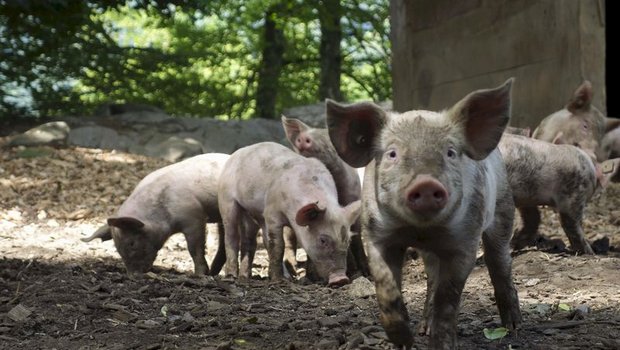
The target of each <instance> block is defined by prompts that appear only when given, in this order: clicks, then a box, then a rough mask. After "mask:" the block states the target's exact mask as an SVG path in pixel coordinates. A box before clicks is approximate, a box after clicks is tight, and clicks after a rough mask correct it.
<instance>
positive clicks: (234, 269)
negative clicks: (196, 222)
mask: <svg viewBox="0 0 620 350" xmlns="http://www.w3.org/2000/svg"><path fill="white" fill-rule="evenodd" d="M226 203H227V204H225V205H222V201H220V212H221V214H222V221H223V222H224V242H225V245H226V267H225V269H224V272H225V274H226V276H233V277H238V276H239V247H240V241H241V228H240V224H241V216H240V215H241V210H242V208H241V207H240V206H239V204H238V203H237V202H236V201H234V200H233V201H230V202H229V203H228V202H226Z"/></svg>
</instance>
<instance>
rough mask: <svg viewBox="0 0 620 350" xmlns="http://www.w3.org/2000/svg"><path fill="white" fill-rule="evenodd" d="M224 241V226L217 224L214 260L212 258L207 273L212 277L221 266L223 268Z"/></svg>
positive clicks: (224, 259) (224, 256)
mask: <svg viewBox="0 0 620 350" xmlns="http://www.w3.org/2000/svg"><path fill="white" fill-rule="evenodd" d="M225 239H226V238H225V235H224V224H222V223H221V222H218V223H217V252H216V253H215V258H213V261H212V262H211V271H210V273H209V274H210V275H212V276H215V275H217V274H218V273H219V272H220V270H221V269H222V266H224V263H225V262H226V243H225V242H224V240H225Z"/></svg>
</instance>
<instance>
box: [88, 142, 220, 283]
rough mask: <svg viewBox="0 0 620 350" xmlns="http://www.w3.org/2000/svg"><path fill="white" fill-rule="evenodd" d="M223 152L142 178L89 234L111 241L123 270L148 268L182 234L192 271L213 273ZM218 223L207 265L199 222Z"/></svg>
mask: <svg viewBox="0 0 620 350" xmlns="http://www.w3.org/2000/svg"><path fill="white" fill-rule="evenodd" d="M228 157H229V156H228V155H226V154H219V153H209V154H203V155H199V156H195V157H192V158H188V159H186V160H183V161H181V162H178V163H175V164H171V165H168V166H166V167H163V168H161V169H158V170H156V171H154V172H152V173H150V174H149V175H147V176H146V177H144V179H142V180H141V181H140V182H139V183H138V185H137V186H136V188H135V189H134V190H133V192H132V193H131V195H130V196H129V197H128V198H127V200H125V202H123V204H122V205H121V206H120V208H119V209H118V211H117V212H116V214H115V216H113V217H110V218H108V220H107V224H106V225H104V226H102V227H101V228H99V229H98V230H97V231H96V232H95V233H93V235H91V236H90V237H88V238H84V239H82V240H83V241H85V242H88V241H91V240H93V239H95V238H100V239H101V240H102V241H105V240H109V239H112V240H114V245H115V247H116V250H117V252H118V253H119V255H120V256H121V258H122V259H123V263H124V264H125V267H126V268H127V271H128V272H129V273H144V272H147V271H149V270H150V269H151V267H152V265H153V262H154V261H155V259H156V257H157V253H158V251H159V250H160V249H161V247H162V246H163V245H164V243H165V242H166V241H167V240H168V238H169V237H170V236H171V235H172V234H174V233H177V232H182V233H183V234H184V235H185V239H186V241H187V248H188V250H189V253H190V255H191V257H192V260H193V262H194V273H196V274H198V275H203V274H208V273H211V274H213V275H216V274H217V273H218V272H219V271H220V270H221V268H222V266H223V265H224V262H225V259H226V255H225V249H224V230H223V226H222V225H221V217H220V214H219V208H218V203H217V186H218V180H219V176H220V173H221V171H222V168H223V166H224V164H225V162H226V160H228ZM207 223H218V234H219V244H218V250H217V253H216V256H215V258H214V259H213V264H212V269H211V270H209V265H208V264H207V261H206V259H205V243H206V242H205V241H206V236H205V225H206V224H207Z"/></svg>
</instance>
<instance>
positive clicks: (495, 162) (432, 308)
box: [327, 81, 521, 349]
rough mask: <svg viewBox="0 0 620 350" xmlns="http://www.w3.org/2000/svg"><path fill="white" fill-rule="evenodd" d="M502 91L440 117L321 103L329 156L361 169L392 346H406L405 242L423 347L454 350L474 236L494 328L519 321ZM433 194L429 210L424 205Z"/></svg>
mask: <svg viewBox="0 0 620 350" xmlns="http://www.w3.org/2000/svg"><path fill="white" fill-rule="evenodd" d="M511 85H512V81H508V82H507V83H506V84H504V85H503V86H501V87H498V88H496V89H492V90H480V91H476V92H473V93H471V94H469V95H468V96H467V97H465V98H464V99H463V100H461V101H460V102H458V103H457V104H456V105H455V106H454V107H452V108H451V109H449V110H447V111H444V112H440V113H435V112H430V111H410V112H406V113H403V114H398V113H388V112H385V111H383V110H382V109H381V108H379V107H378V106H376V105H374V104H372V103H367V102H365V103H356V104H352V105H341V104H338V103H336V102H333V101H330V100H328V101H327V125H328V130H329V135H330V139H331V141H332V143H333V144H334V146H335V148H336V150H337V151H338V154H339V155H340V157H341V158H342V159H344V160H345V161H346V162H347V163H348V164H349V165H351V166H353V167H360V166H365V165H367V166H366V171H365V176H364V183H363V186H362V188H363V190H362V201H363V211H362V233H363V235H364V238H365V239H366V243H367V249H368V254H369V260H370V269H371V273H372V275H373V277H374V279H375V285H376V291H377V301H378V303H379V311H380V316H381V322H382V323H383V326H384V328H385V330H386V333H387V335H388V337H389V339H390V340H391V341H392V342H393V343H395V344H396V345H398V346H405V347H411V346H412V344H413V332H412V331H411V330H410V329H409V316H408V314H407V308H406V307H405V304H404V302H403V299H402V294H401V276H402V263H403V259H404V254H405V252H406V250H407V248H408V247H410V246H414V247H415V248H416V249H417V251H418V252H419V253H420V255H421V256H422V258H423V260H424V265H425V270H426V273H427V275H428V280H427V291H428V293H427V298H426V303H425V306H424V313H423V321H422V322H421V323H422V324H424V325H423V328H425V329H424V332H426V330H428V331H429V333H430V342H429V348H431V349H454V348H456V346H457V342H456V317H457V314H458V309H459V303H460V297H461V293H462V290H463V286H464V284H465V281H466V279H467V277H468V275H469V273H470V272H471V270H472V268H473V266H474V264H475V261H476V253H477V251H478V246H479V243H480V240H481V239H482V242H483V247H484V249H485V254H484V256H485V261H486V263H487V266H488V269H489V274H490V275H491V281H492V283H493V287H494V289H495V298H496V302H497V305H498V308H499V311H500V316H501V319H502V324H503V325H505V326H506V327H508V328H510V329H514V328H515V327H516V326H517V325H518V324H519V323H520V322H521V314H520V311H519V302H518V296H517V292H516V289H515V288H514V285H513V283H512V276H511V258H510V237H511V234H512V222H513V218H514V203H513V200H512V195H511V193H510V188H509V185H508V182H507V179H506V173H505V168H504V165H503V162H502V159H501V156H500V154H499V151H498V150H497V149H496V146H497V143H498V142H499V140H500V138H501V135H502V132H503V131H504V128H505V126H506V125H507V124H508V121H509V118H510V91H511ZM429 179H432V181H430V180H429ZM420 186H421V187H420ZM420 188H423V189H424V191H428V192H427V195H426V197H425V198H426V199H423V201H425V202H423V203H422V205H421V207H420V206H418V205H414V204H412V203H411V200H412V199H414V198H417V197H416V195H415V193H416V191H417V190H418V189H420ZM435 193H437V197H435ZM437 198H440V199H439V201H440V203H435V204H436V205H435V204H432V203H429V202H428V201H431V202H432V201H435V200H436V199H437Z"/></svg>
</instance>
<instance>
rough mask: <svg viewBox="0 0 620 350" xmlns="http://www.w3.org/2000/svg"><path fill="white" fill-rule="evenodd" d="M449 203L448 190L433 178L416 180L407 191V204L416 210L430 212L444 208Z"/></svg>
mask: <svg viewBox="0 0 620 350" xmlns="http://www.w3.org/2000/svg"><path fill="white" fill-rule="evenodd" d="M446 203H448V191H447V190H446V188H445V187H444V186H443V185H442V184H441V182H439V181H437V180H435V179H433V178H423V179H419V180H416V181H415V182H414V183H413V186H412V187H411V189H410V190H409V192H408V193H407V205H408V206H409V208H410V209H411V210H412V211H414V212H430V211H437V210H440V209H442V208H443V207H445V206H446Z"/></svg>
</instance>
